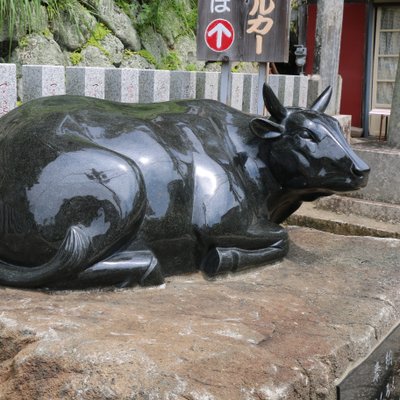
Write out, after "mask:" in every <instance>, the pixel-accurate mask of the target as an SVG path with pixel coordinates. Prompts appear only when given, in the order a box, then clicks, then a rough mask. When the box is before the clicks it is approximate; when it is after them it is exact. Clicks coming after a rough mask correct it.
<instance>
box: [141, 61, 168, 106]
mask: <svg viewBox="0 0 400 400" xmlns="http://www.w3.org/2000/svg"><path fill="white" fill-rule="evenodd" d="M170 82H171V73H170V71H161V70H151V69H143V70H140V71H139V103H156V102H161V101H168V100H169V98H170V97H169V95H170Z"/></svg>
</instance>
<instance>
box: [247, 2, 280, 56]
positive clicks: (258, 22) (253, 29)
mask: <svg viewBox="0 0 400 400" xmlns="http://www.w3.org/2000/svg"><path fill="white" fill-rule="evenodd" d="M265 1H266V0H254V5H253V8H252V9H251V10H250V12H249V15H250V16H252V17H254V16H256V17H255V18H252V19H249V20H248V21H247V23H248V25H249V26H250V27H249V28H248V29H247V33H255V34H256V54H262V49H263V40H264V36H265V35H266V34H267V33H268V32H269V31H270V30H271V29H272V26H273V25H274V21H273V19H272V18H270V17H267V15H268V14H271V13H272V12H273V11H274V10H275V2H274V0H269V6H268V7H266V6H265Z"/></svg>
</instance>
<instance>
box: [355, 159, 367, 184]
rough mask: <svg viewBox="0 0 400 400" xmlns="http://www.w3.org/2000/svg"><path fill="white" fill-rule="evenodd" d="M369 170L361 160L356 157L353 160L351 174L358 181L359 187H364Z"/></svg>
mask: <svg viewBox="0 0 400 400" xmlns="http://www.w3.org/2000/svg"><path fill="white" fill-rule="evenodd" d="M370 170H371V169H370V168H369V166H368V165H367V164H366V163H365V162H364V161H363V160H361V158H358V157H357V158H356V159H354V160H353V165H352V166H351V172H352V174H353V175H354V176H355V177H357V178H358V179H359V183H360V187H365V186H366V185H367V182H368V175H369V172H370Z"/></svg>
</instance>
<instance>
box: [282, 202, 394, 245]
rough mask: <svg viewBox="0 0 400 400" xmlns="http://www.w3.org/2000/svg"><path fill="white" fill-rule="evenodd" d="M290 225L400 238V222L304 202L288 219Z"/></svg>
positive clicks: (335, 231)
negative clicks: (334, 210)
mask: <svg viewBox="0 0 400 400" xmlns="http://www.w3.org/2000/svg"><path fill="white" fill-rule="evenodd" d="M286 223H287V224H289V225H298V226H306V227H309V228H314V229H319V230H322V231H326V232H332V233H336V234H340V235H357V236H375V237H386V238H400V224H399V223H390V222H384V221H378V220H375V219H372V218H368V217H366V216H360V215H356V214H353V213H349V212H348V213H338V212H333V211H329V210H323V209H320V208H318V206H317V204H315V203H303V205H302V206H301V207H300V209H299V210H297V211H296V212H295V213H294V214H293V215H291V216H290V217H289V218H288V219H287V221H286Z"/></svg>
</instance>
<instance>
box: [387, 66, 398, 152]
mask: <svg viewBox="0 0 400 400" xmlns="http://www.w3.org/2000/svg"><path fill="white" fill-rule="evenodd" d="M388 144H389V145H390V146H395V147H400V58H399V62H398V64H397V73H396V82H395V84H394V91H393V99H392V111H391V115H390V120H389V132H388Z"/></svg>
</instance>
